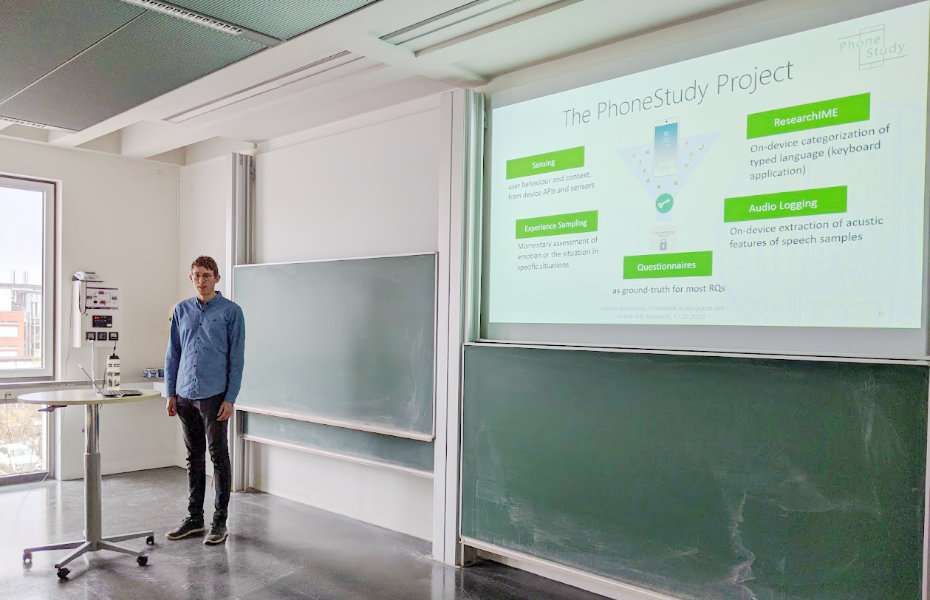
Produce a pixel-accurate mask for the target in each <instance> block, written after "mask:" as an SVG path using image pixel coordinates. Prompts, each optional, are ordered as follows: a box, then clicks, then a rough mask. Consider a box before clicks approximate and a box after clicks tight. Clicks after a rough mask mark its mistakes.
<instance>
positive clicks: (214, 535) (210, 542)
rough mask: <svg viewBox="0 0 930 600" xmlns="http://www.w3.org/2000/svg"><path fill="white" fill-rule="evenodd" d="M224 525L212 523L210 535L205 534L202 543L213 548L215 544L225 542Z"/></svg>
mask: <svg viewBox="0 0 930 600" xmlns="http://www.w3.org/2000/svg"><path fill="white" fill-rule="evenodd" d="M227 535H228V534H227V532H226V525H223V524H221V523H214V524H213V525H212V526H211V527H210V533H208V534H207V537H205V538H203V543H204V544H206V545H207V546H215V545H217V544H222V543H223V542H225V541H226V536H227Z"/></svg>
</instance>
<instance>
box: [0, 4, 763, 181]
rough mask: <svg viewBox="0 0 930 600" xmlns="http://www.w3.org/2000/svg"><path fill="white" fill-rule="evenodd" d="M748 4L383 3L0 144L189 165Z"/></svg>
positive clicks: (8, 129) (1, 131)
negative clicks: (105, 111)
mask: <svg viewBox="0 0 930 600" xmlns="http://www.w3.org/2000/svg"><path fill="white" fill-rule="evenodd" d="M69 1H71V0H69ZM747 4H753V2H747V1H745V0H677V1H673V0H653V1H652V2H643V1H631V0H476V1H470V2H469V1H466V0H379V1H378V2H375V3H374V4H371V5H369V6H367V7H365V8H363V9H360V10H358V11H356V12H353V13H351V14H348V15H346V16H344V17H342V18H339V19H337V20H335V21H332V22H330V23H327V24H325V25H323V26H320V27H318V28H316V29H313V30H311V31H309V32H308V33H305V34H303V35H300V36H297V37H295V38H292V39H290V40H289V41H287V42H285V43H283V44H280V45H278V46H275V47H271V48H268V49H266V50H263V51H261V52H259V53H257V54H254V55H252V56H250V57H248V58H246V59H244V60H241V61H239V62H237V63H235V64H232V65H231V66H228V67H226V68H224V69H221V70H219V71H216V72H214V73H211V74H209V75H207V76H205V77H202V78H201V79H198V80H196V81H193V82H192V83H189V84H187V85H184V86H182V87H180V88H178V89H175V90H173V91H170V92H168V93H165V94H163V95H162V96H159V97H157V98H155V99H153V100H150V101H148V102H145V103H143V104H141V105H139V106H136V107H135V108H132V109H130V110H127V111H125V112H123V113H122V114H118V115H116V116H114V117H111V118H108V119H106V120H104V121H102V122H100V123H97V124H95V125H92V126H90V127H87V128H86V129H84V130H82V131H77V132H68V131H59V130H54V129H37V128H33V127H29V126H26V125H22V124H9V123H5V122H3V121H0V136H11V137H19V138H25V139H30V140H34V141H39V142H44V143H48V144H53V145H55V146H61V147H82V148H88V149H92V150H97V151H103V152H110V153H114V154H121V155H125V156H132V157H140V158H155V159H157V160H164V161H166V162H174V163H177V164H184V162H185V156H187V155H191V156H194V155H196V156H197V157H198V158H202V157H203V155H204V149H205V148H208V149H209V152H215V153H220V152H228V151H231V150H235V151H240V152H250V151H252V150H253V149H254V148H255V146H256V144H258V143H260V142H265V141H268V140H273V139H275V138H279V137H281V136H286V135H289V134H293V133H295V132H298V131H301V130H306V129H310V128H313V127H317V126H320V125H324V124H327V123H331V122H334V121H338V120H340V119H345V118H348V117H352V116H355V115H359V114H363V113H366V112H371V111H373V110H377V109H379V108H383V107H386V106H391V105H395V104H399V103H402V102H407V101H412V100H417V99H420V98H424V97H428V96H433V95H435V94H437V93H439V92H442V91H445V90H449V89H452V88H455V87H463V86H464V87H481V86H484V85H486V84H488V83H489V82H491V81H493V80H495V78H498V77H501V76H505V75H507V74H512V73H513V72H514V71H517V70H520V69H523V68H525V67H527V66H531V65H536V64H539V63H543V62H545V61H549V60H552V59H555V58H560V57H564V56H568V55H572V54H574V53H577V52H580V51H583V50H588V49H591V48H596V47H598V46H603V45H605V44H609V43H612V42H616V41H618V40H623V39H627V38H630V37H632V36H636V35H639V34H642V33H645V32H649V31H653V30H656V29H661V28H664V27H669V26H672V25H676V24H679V23H682V22H686V21H691V20H694V19H697V18H700V17H702V16H705V15H709V14H713V13H717V12H720V11H724V10H729V9H732V8H736V7H740V6H744V5H747ZM445 13H448V14H445ZM392 33H393V34H394V35H388V34H392Z"/></svg>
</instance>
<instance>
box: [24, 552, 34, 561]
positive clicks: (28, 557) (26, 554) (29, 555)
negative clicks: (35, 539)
mask: <svg viewBox="0 0 930 600" xmlns="http://www.w3.org/2000/svg"><path fill="white" fill-rule="evenodd" d="M31 561H32V552H23V562H31Z"/></svg>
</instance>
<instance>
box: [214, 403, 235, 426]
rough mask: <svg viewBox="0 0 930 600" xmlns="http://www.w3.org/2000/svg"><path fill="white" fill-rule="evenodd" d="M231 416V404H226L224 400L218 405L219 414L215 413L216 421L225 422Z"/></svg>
mask: <svg viewBox="0 0 930 600" xmlns="http://www.w3.org/2000/svg"><path fill="white" fill-rule="evenodd" d="M232 414H233V405H232V402H226V401H225V400H224V401H223V403H222V404H220V412H218V413H216V420H217V421H225V420H227V419H229V417H231V416H232Z"/></svg>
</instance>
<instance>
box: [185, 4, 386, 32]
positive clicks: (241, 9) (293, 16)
mask: <svg viewBox="0 0 930 600" xmlns="http://www.w3.org/2000/svg"><path fill="white" fill-rule="evenodd" d="M374 2H377V0H325V1H321V0H314V1H311V0H173V1H172V2H171V3H172V4H174V5H176V6H182V7H184V8H186V9H187V10H191V11H194V12H198V13H201V14H204V15H208V16H210V17H213V18H214V19H219V20H221V21H226V22H228V23H231V24H233V25H239V26H240V27H246V28H248V29H252V30H254V31H258V32H260V33H264V34H266V35H270V36H271V37H275V38H278V39H282V40H287V39H290V38H292V37H294V36H296V35H299V34H301V33H304V32H305V31H309V30H311V29H313V28H315V27H319V26H320V25H323V24H325V23H328V22H329V21H332V20H334V19H338V18H339V17H341V16H343V15H346V14H348V13H350V12H353V11H355V10H358V9H359V8H362V7H364V6H367V5H369V4H373V3H374Z"/></svg>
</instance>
